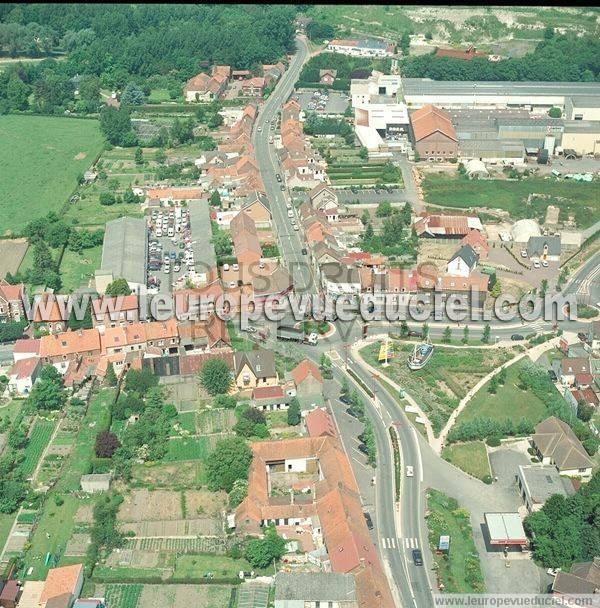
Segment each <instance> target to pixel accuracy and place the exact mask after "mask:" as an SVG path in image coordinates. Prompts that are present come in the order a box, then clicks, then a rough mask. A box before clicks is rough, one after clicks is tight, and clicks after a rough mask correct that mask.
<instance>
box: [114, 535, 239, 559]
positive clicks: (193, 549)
mask: <svg viewBox="0 0 600 608" xmlns="http://www.w3.org/2000/svg"><path fill="white" fill-rule="evenodd" d="M230 545H231V540H230V539H228V538H225V537H222V536H200V537H195V538H160V537H153V538H130V539H127V540H126V547H127V548H128V549H134V550H136V549H137V550H141V551H157V552H158V551H160V552H162V553H216V554H219V555H223V554H225V553H226V552H227V550H228V549H229V547H230Z"/></svg>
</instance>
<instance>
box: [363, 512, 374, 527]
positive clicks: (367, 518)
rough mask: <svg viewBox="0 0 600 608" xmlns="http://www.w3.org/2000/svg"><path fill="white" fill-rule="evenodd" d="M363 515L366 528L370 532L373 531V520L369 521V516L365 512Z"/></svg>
mask: <svg viewBox="0 0 600 608" xmlns="http://www.w3.org/2000/svg"><path fill="white" fill-rule="evenodd" d="M363 515H364V516H365V522H366V523H367V528H368V529H369V530H372V529H373V520H372V519H371V514H370V513H367V512H366V511H365V513H363Z"/></svg>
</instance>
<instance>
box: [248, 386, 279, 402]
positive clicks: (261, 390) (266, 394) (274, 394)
mask: <svg viewBox="0 0 600 608" xmlns="http://www.w3.org/2000/svg"><path fill="white" fill-rule="evenodd" d="M283 397H284V392H283V387H281V386H257V387H256V388H255V389H254V390H253V391H252V399H254V400H255V401H260V400H261V399H283Z"/></svg>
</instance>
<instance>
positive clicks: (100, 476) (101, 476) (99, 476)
mask: <svg viewBox="0 0 600 608" xmlns="http://www.w3.org/2000/svg"><path fill="white" fill-rule="evenodd" d="M111 479H112V475H111V474H110V473H90V474H89V475H82V476H81V480H80V481H81V483H84V482H85V483H107V482H108V483H110V480H111Z"/></svg>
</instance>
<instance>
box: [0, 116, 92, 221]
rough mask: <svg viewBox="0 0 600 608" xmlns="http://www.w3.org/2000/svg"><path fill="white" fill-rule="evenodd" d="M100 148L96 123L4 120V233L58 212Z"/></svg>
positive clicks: (0, 147)
mask: <svg viewBox="0 0 600 608" xmlns="http://www.w3.org/2000/svg"><path fill="white" fill-rule="evenodd" d="M101 149H102V136H101V134H100V128H99V123H98V121H96V120H79V119H77V120H76V119H72V118H60V117H53V116H11V115H8V116H3V117H2V120H1V121H0V174H2V176H3V177H2V180H0V217H2V233H4V232H6V231H8V230H11V231H13V232H18V231H20V230H21V229H22V228H23V227H24V226H25V224H26V223H27V222H28V221H29V220H32V219H33V218H36V217H39V216H42V215H45V214H46V213H48V211H59V210H60V208H61V207H62V205H63V204H64V203H66V202H67V199H68V197H69V195H70V194H71V192H72V191H73V190H74V188H75V186H76V185H77V176H78V175H79V174H80V173H83V172H84V171H85V170H86V169H87V168H88V167H89V166H90V165H91V163H92V162H93V161H94V160H95V158H96V155H97V154H98V153H99V152H100V150H101Z"/></svg>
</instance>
